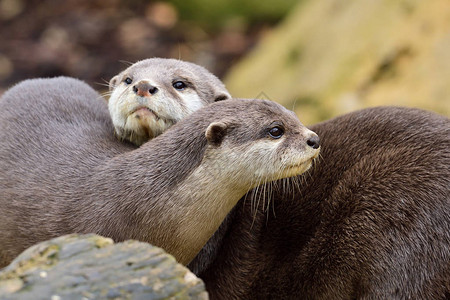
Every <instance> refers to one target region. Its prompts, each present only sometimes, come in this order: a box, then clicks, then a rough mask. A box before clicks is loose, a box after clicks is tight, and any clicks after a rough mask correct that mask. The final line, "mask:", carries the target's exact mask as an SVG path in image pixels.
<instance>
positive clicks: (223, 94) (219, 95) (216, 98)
mask: <svg viewBox="0 0 450 300" xmlns="http://www.w3.org/2000/svg"><path fill="white" fill-rule="evenodd" d="M228 99H231V95H230V94H229V93H228V92H226V91H220V92H218V93H216V94H215V95H214V102H219V101H223V100H228Z"/></svg>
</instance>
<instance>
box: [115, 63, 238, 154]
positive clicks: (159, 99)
mask: <svg viewBox="0 0 450 300" xmlns="http://www.w3.org/2000/svg"><path fill="white" fill-rule="evenodd" d="M109 88H110V92H111V97H110V98H109V101H108V108H109V111H110V114H111V118H112V121H113V124H114V129H115V133H116V135H117V137H118V138H119V139H121V140H127V141H130V142H132V143H134V144H136V145H138V146H139V145H141V144H143V143H144V142H146V141H147V140H149V139H152V138H154V137H156V136H158V135H159V134H161V133H162V132H164V131H165V130H166V129H168V128H169V127H170V126H172V125H173V124H174V123H176V122H178V121H180V120H181V119H183V118H184V117H186V116H187V115H189V114H191V113H192V112H194V111H196V110H197V109H199V108H201V107H203V106H205V105H206V104H208V103H212V102H215V101H220V100H226V99H229V98H231V97H230V94H229V93H228V91H227V90H226V88H225V86H224V84H223V83H222V82H221V81H220V80H219V79H218V78H217V77H216V76H214V75H213V74H211V73H210V72H209V71H207V70H206V69H205V68H203V67H201V66H198V65H196V64H193V63H189V62H184V61H180V60H176V59H163V58H151V59H146V60H142V61H139V62H137V63H135V64H133V65H131V66H130V67H129V68H127V69H126V70H124V71H123V72H121V73H120V74H118V75H117V76H114V77H113V78H112V79H111V81H110V83H109Z"/></svg>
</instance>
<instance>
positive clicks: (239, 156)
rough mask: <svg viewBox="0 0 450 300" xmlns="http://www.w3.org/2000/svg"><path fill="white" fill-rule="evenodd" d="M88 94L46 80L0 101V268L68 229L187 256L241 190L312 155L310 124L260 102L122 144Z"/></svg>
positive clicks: (229, 105)
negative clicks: (142, 142) (139, 144)
mask: <svg viewBox="0 0 450 300" xmlns="http://www.w3.org/2000/svg"><path fill="white" fill-rule="evenodd" d="M97 98H98V94H97V93H96V92H95V91H94V90H92V89H91V88H90V87H88V86H87V85H86V84H84V83H82V82H80V81H77V80H74V79H70V78H55V79H39V80H29V81H25V82H23V83H21V84H18V85H17V86H15V87H13V88H12V89H10V90H9V91H7V92H6V93H5V94H4V95H3V97H2V98H1V99H0V127H1V128H2V129H4V130H1V131H0V157H2V159H1V160H0V207H1V209H0V228H1V229H2V230H0V267H1V266H2V265H4V264H6V263H8V262H9V261H10V260H11V259H12V258H14V257H15V256H16V255H18V254H19V253H20V252H21V251H22V250H24V249H25V248H27V247H29V246H31V245H33V244H35V243H37V242H39V241H42V240H46V239H49V238H52V237H55V236H60V235H63V234H67V233H73V232H77V233H90V232H93V233H97V234H101V235H104V236H107V237H111V238H113V239H114V240H115V241H121V240H126V239H136V240H140V241H145V242H149V243H152V244H155V245H157V246H160V247H162V248H164V249H165V250H167V251H168V252H169V253H171V254H173V255H174V256H175V257H176V258H177V259H178V260H179V261H180V262H181V263H184V264H187V263H188V262H189V261H190V260H191V259H192V258H193V257H194V256H195V255H196V254H197V253H198V251H199V250H200V249H201V248H202V247H203V245H204V244H205V243H206V241H207V240H208V239H209V238H210V237H211V235H212V234H213V232H214V231H215V230H216V229H217V228H218V226H219V225H220V223H221V222H222V221H223V219H224V218H225V216H226V215H227V213H228V212H229V211H230V210H231V209H232V207H233V206H234V205H235V204H236V203H237V202H238V200H239V199H240V198H241V197H242V196H243V195H244V194H245V193H246V192H248V191H249V190H250V189H252V188H254V187H255V186H256V185H258V184H261V183H264V182H267V181H272V180H277V179H280V178H284V177H290V176H294V175H296V174H300V173H302V172H304V171H306V170H307V169H308V168H309V167H310V166H311V162H312V160H313V159H314V158H315V157H316V156H317V155H318V153H319V149H318V148H319V141H318V137H317V135H316V134H315V133H313V132H312V131H310V130H308V129H307V128H305V127H304V126H303V125H302V124H301V123H300V122H299V121H298V119H297V117H296V116H295V114H294V113H293V112H290V111H288V110H286V109H285V108H283V107H282V106H281V105H279V104H276V103H274V102H270V101H264V100H228V101H223V102H219V103H213V104H211V105H208V106H206V107H204V108H202V109H200V110H199V111H197V112H194V113H193V114H192V115H191V116H189V117H188V118H185V119H183V120H182V121H180V122H179V123H177V124H175V125H174V126H173V127H171V128H170V129H169V130H167V131H166V132H165V133H164V134H162V135H160V136H158V137H157V138H155V139H153V140H151V141H149V142H148V143H146V144H145V145H143V146H142V147H140V148H138V149H134V150H132V147H129V145H126V144H123V143H121V142H119V141H117V139H115V138H114V137H113V136H112V135H111V134H110V132H111V129H112V124H111V119H110V117H109V115H108V111H107V109H106V107H105V106H104V103H103V102H101V101H98V100H97Z"/></svg>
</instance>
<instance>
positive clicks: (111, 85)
mask: <svg viewBox="0 0 450 300" xmlns="http://www.w3.org/2000/svg"><path fill="white" fill-rule="evenodd" d="M118 83H119V75H116V76H114V77H113V78H112V79H111V80H110V81H109V91H112V90H113V89H114V88H115V87H116V85H117V84H118Z"/></svg>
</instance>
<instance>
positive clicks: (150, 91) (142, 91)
mask: <svg viewBox="0 0 450 300" xmlns="http://www.w3.org/2000/svg"><path fill="white" fill-rule="evenodd" d="M133 91H134V92H135V93H136V94H137V95H139V96H142V97H145V96H150V95H154V94H156V92H158V88H157V87H155V86H153V85H151V84H150V83H148V82H147V81H140V82H138V83H137V84H135V85H134V86H133Z"/></svg>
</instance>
